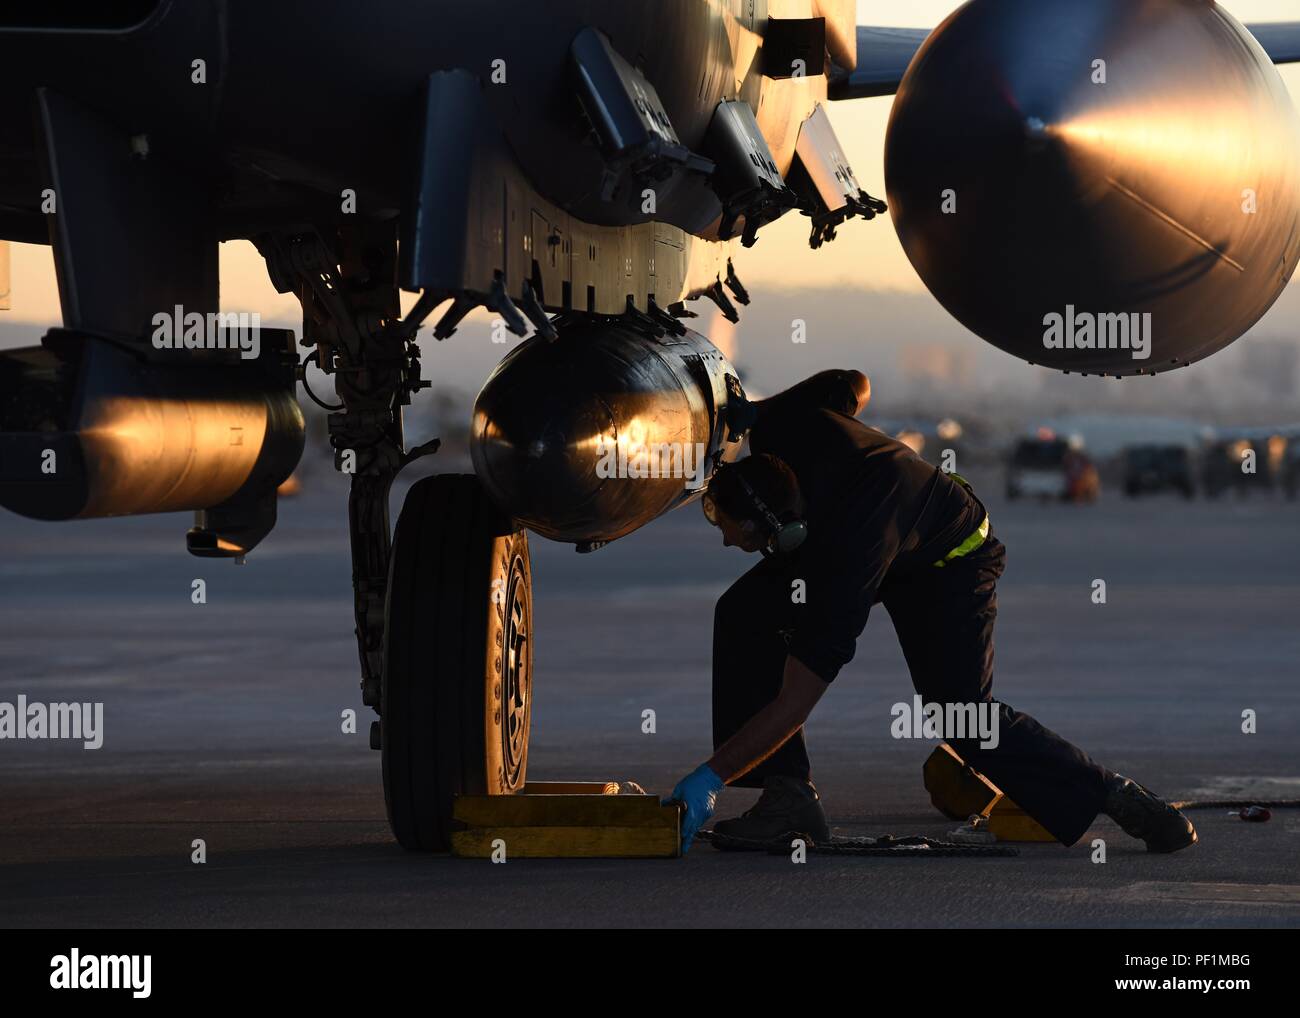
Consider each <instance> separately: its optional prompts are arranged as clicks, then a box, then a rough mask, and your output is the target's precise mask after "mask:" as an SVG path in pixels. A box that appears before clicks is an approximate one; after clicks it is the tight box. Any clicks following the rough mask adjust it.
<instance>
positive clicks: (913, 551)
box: [672, 371, 1196, 852]
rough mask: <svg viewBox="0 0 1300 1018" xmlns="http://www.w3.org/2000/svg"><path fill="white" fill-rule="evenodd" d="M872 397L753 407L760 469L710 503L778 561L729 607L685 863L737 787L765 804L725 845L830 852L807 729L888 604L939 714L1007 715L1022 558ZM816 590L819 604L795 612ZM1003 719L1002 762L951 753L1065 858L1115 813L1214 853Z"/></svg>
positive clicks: (1081, 757) (718, 645)
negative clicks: (799, 588) (943, 707)
mask: <svg viewBox="0 0 1300 1018" xmlns="http://www.w3.org/2000/svg"><path fill="white" fill-rule="evenodd" d="M869 398H870V385H869V383H868V381H867V378H866V376H865V375H863V374H861V373H860V372H856V371H832V372H822V373H821V374H819V375H815V376H813V377H812V378H810V379H807V380H806V381H804V382H801V383H800V384H799V385H797V386H795V387H794V388H793V389H790V390H787V391H786V392H784V393H782V394H780V395H778V396H775V397H773V398H772V399H770V400H764V401H761V402H758V403H754V404H752V405H751V408H752V410H753V411H755V413H754V416H753V424H752V428H751V430H750V433H749V444H750V453H751V455H750V456H749V457H747V458H745V459H742V460H740V461H738V462H737V463H734V464H730V465H726V466H723V467H721V468H719V469H718V471H717V472H716V473H715V475H714V477H713V478H712V480H711V481H710V483H709V486H708V489H707V491H706V493H705V495H704V497H703V503H704V512H705V515H706V517H707V518H708V519H709V521H710V522H711V523H713V524H714V525H715V526H717V527H719V528H720V529H721V530H722V535H723V543H724V544H726V545H728V546H732V547H737V548H740V549H741V550H742V551H745V552H762V553H763V555H764V558H763V560H762V561H761V562H759V563H758V564H757V565H756V566H755V567H754V568H753V569H751V570H749V572H747V573H745V575H744V576H742V577H741V578H740V579H739V580H737V581H736V582H735V583H734V584H733V585H732V586H731V587H730V588H729V589H728V590H727V591H726V593H724V594H723V595H722V597H721V598H720V599H719V600H718V604H717V609H716V612H715V615H714V626H713V741H714V750H715V752H714V755H713V757H712V758H711V759H710V760H709V761H708V762H707V763H704V764H701V765H700V766H699V767H698V768H697V769H696V770H695V771H693V772H692V773H691V774H690V775H688V776H687V777H686V778H684V779H683V780H682V781H681V782H679V783H678V785H677V787H676V788H675V789H674V790H673V793H672V798H674V799H677V800H679V801H681V802H683V803H684V804H685V807H686V810H685V815H684V817H683V823H682V831H683V849H686V848H687V847H688V846H689V844H690V841H691V839H692V838H693V837H694V835H695V832H696V831H697V830H699V829H700V827H701V826H702V825H703V824H704V823H705V822H706V821H707V820H708V819H709V818H710V817H711V816H712V815H713V811H714V808H715V804H716V800H717V794H718V792H719V791H720V790H721V789H722V788H723V786H724V785H737V786H743V787H749V788H762V789H763V794H762V796H761V797H760V798H759V800H758V802H757V803H756V804H755V805H754V807H753V808H752V809H751V810H749V811H748V812H747V813H745V814H744V815H743V816H741V817H738V818H736V819H732V820H724V821H720V822H719V823H718V824H717V825H716V826H715V827H714V830H715V831H717V832H719V833H725V834H727V835H729V836H732V837H734V838H738V839H745V840H749V841H753V842H756V843H761V842H770V841H772V840H774V839H776V838H778V837H780V836H782V835H784V834H787V833H790V832H801V833H803V834H806V835H809V836H810V837H811V838H812V839H813V841H814V842H820V841H825V840H828V839H829V837H830V832H829V830H828V827H827V824H826V816H825V813H824V812H823V809H822V804H821V800H820V798H819V796H818V794H817V790H816V788H815V787H814V785H813V783H812V780H811V776H810V771H809V762H808V753H807V749H806V747H805V744H804V734H803V724H804V721H805V720H806V719H807V717H808V715H809V712H810V711H811V710H812V708H813V707H814V705H816V703H817V702H818V700H820V699H821V697H822V695H823V694H824V693H825V692H826V689H827V688H828V686H829V685H830V683H831V682H832V680H834V678H835V677H836V675H837V674H838V673H839V671H840V669H841V668H843V667H844V665H846V664H847V663H848V662H849V661H850V660H851V659H852V658H853V654H854V648H855V645H856V642H857V638H858V636H859V635H860V634H861V632H862V629H863V627H864V626H865V625H866V622H867V614H868V612H869V611H870V609H871V606H872V605H873V604H876V603H879V604H883V605H884V607H885V610H886V611H887V612H888V613H889V616H890V618H891V619H892V620H893V623H894V629H895V631H896V632H897V634H898V640H899V643H900V645H901V646H902V649H903V655H904V657H905V658H906V660H907V665H908V670H909V671H910V672H911V676H912V683H913V685H914V686H915V688H916V691H917V692H918V693H919V694H920V695H921V697H922V699H923V701H924V702H926V703H939V704H980V703H985V702H992V701H993V693H992V683H993V623H994V620H995V618H996V616H997V595H996V585H997V579H998V577H999V576H1001V575H1002V571H1003V568H1004V566H1005V553H1006V549H1005V548H1004V547H1003V545H1002V543H1001V542H1000V541H999V540H998V539H997V538H996V537H994V536H993V533H992V531H991V528H990V522H989V518H988V513H987V511H986V510H985V508H984V506H983V504H982V503H981V502H980V500H979V499H978V498H977V497H976V496H975V494H974V492H973V491H972V490H971V489H970V488H969V486H967V485H965V484H964V483H963V482H962V481H961V480H960V479H958V478H956V477H955V476H950V475H948V474H945V473H944V472H942V471H940V470H938V469H936V468H935V467H933V466H931V465H929V464H928V463H926V462H925V461H924V460H922V459H921V458H920V457H919V456H917V455H916V454H915V453H913V452H912V450H911V449H909V448H908V447H907V446H905V445H903V444H902V443H901V442H897V441H895V440H894V439H892V438H889V437H888V436H886V435H884V434H882V433H881V432H879V431H876V430H875V429H873V428H869V427H867V426H866V425H864V424H862V423H861V422H859V421H857V420H856V419H855V416H856V414H857V413H859V412H861V409H862V408H863V407H864V406H865V404H866V401H867V400H868V399H869ZM798 580H801V581H803V591H804V597H803V599H802V603H800V601H801V599H800V598H796V597H793V596H792V590H793V589H794V584H795V581H798ZM985 709H993V708H985ZM995 709H996V710H997V712H998V725H999V738H998V741H997V745H996V746H995V747H990V748H981V747H980V740H979V738H978V737H976V738H974V739H971V738H966V739H960V738H947V740H946V741H947V742H948V743H949V744H950V745H951V746H952V748H953V749H954V750H955V751H956V752H957V754H958V755H959V756H961V757H962V759H964V760H965V761H966V762H967V763H969V764H970V765H971V766H972V767H974V768H975V770H977V771H979V772H980V773H982V774H984V775H986V776H987V777H988V778H989V779H990V780H991V781H992V782H993V783H994V784H996V785H997V786H998V788H1000V789H1002V790H1003V792H1005V793H1006V794H1007V796H1008V797H1010V798H1011V799H1012V800H1014V801H1015V802H1016V803H1017V804H1018V805H1019V806H1020V807H1021V808H1022V809H1024V810H1025V812H1026V813H1028V814H1029V815H1030V816H1031V817H1033V818H1034V819H1035V820H1037V821H1038V822H1039V823H1040V824H1041V825H1042V826H1043V827H1045V828H1046V829H1047V830H1048V831H1049V832H1051V834H1052V835H1053V836H1054V837H1055V838H1056V839H1057V840H1059V841H1060V842H1062V843H1063V844H1066V845H1071V844H1073V843H1074V842H1076V841H1077V840H1078V839H1079V838H1081V837H1082V836H1083V834H1084V833H1085V832H1086V831H1087V830H1088V828H1089V827H1090V826H1091V824H1092V823H1093V821H1094V820H1095V819H1096V817H1097V815H1098V814H1099V813H1105V814H1106V815H1108V816H1110V817H1111V818H1112V819H1114V820H1115V821H1116V822H1117V823H1118V824H1119V825H1120V827H1122V828H1123V829H1124V830H1125V831H1126V832H1127V833H1128V834H1130V835H1131V836H1133V837H1135V838H1139V839H1141V840H1143V841H1145V842H1146V845H1147V849H1148V851H1151V852H1175V851H1177V850H1178V849H1181V848H1186V847H1188V846H1189V845H1192V844H1194V843H1195V842H1196V831H1195V829H1194V828H1193V827H1192V825H1191V823H1190V822H1188V820H1187V818H1186V817H1185V816H1183V814H1182V813H1180V812H1179V811H1178V810H1176V809H1174V808H1173V807H1171V806H1169V805H1167V804H1166V803H1164V802H1162V801H1161V800H1160V799H1158V798H1157V797H1156V796H1154V795H1153V794H1152V793H1151V792H1149V791H1148V790H1147V789H1145V788H1143V787H1142V786H1141V785H1139V784H1138V783H1137V782H1135V781H1132V780H1131V779H1129V778H1125V777H1123V776H1122V775H1119V774H1115V773H1114V772H1112V771H1108V770H1106V769H1105V768H1104V767H1102V766H1100V765H1099V764H1097V763H1095V762H1094V761H1093V760H1092V759H1090V758H1089V757H1088V755H1087V754H1086V753H1084V752H1083V751H1082V750H1080V749H1078V748H1077V747H1075V746H1073V745H1071V744H1070V743H1069V742H1067V741H1066V740H1065V739H1063V738H1061V737H1060V736H1059V735H1057V734H1056V733H1055V732H1052V731H1050V730H1049V729H1047V728H1044V727H1043V726H1042V725H1041V724H1039V723H1038V722H1037V721H1035V720H1034V719H1033V718H1032V717H1030V716H1029V715H1028V714H1024V713H1021V712H1020V711H1017V710H1014V709H1012V708H1011V707H1010V706H1008V705H1007V704H1005V703H1002V704H998V705H997V707H996V708H995ZM945 734H947V733H945Z"/></svg>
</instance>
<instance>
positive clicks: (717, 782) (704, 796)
mask: <svg viewBox="0 0 1300 1018" xmlns="http://www.w3.org/2000/svg"><path fill="white" fill-rule="evenodd" d="M725 786H726V782H724V781H723V780H722V779H721V778H720V777H718V776H717V775H716V774H714V773H713V768H711V767H710V766H709V765H708V764H700V765H699V766H698V767H696V768H695V770H693V771H691V773H690V774H688V775H686V777H684V778H682V780H681V781H679V782H677V786H676V787H675V788H674V789H673V794H672V795H671V796H669V797H668V798H667V799H665V800H663V805H665V806H667V805H668V804H669V803H670V802H672V801H673V800H674V799H675V800H677V801H678V802H680V803H683V804H684V805H685V807H686V810H685V812H684V813H683V814H682V855H685V854H686V853H687V852H688V851H689V850H690V847H691V842H692V841H693V840H694V838H695V832H696V831H698V830H699V829H700V828H701V827H703V826H704V824H705V822H706V821H707V820H708V819H709V817H711V816H713V810H714V809H715V808H716V807H717V804H718V793H719V792H720V791H722V789H723V788H724V787H725Z"/></svg>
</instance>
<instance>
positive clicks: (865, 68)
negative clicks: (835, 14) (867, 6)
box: [827, 25, 930, 99]
mask: <svg viewBox="0 0 1300 1018" xmlns="http://www.w3.org/2000/svg"><path fill="white" fill-rule="evenodd" d="M929 35H930V30H929V29H928V28H872V27H871V26H869V25H859V26H858V66H857V67H855V68H854V69H853V70H852V71H843V70H841V69H840V68H838V67H837V68H835V69H834V70H833V71H832V73H831V78H830V81H829V82H828V89H827V96H828V98H831V99H865V98H867V97H868V96H873V95H893V94H894V93H895V92H897V91H898V83H899V82H900V81H902V80H903V73H904V72H905V71H906V70H907V65H908V64H910V63H911V62H912V57H913V56H915V54H916V51H917V50H919V49H920V48H921V43H923V42H925V40H926V39H927V38H928V37H929Z"/></svg>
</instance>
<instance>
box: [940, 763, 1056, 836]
mask: <svg viewBox="0 0 1300 1018" xmlns="http://www.w3.org/2000/svg"><path fill="white" fill-rule="evenodd" d="M921 774H922V776H923V778H924V780H925V789H926V791H927V792H929V793H930V801H931V802H932V803H933V804H934V807H935V809H937V810H938V811H939V812H940V813H942V814H943V815H944V816H946V817H947V818H948V819H949V820H965V819H967V818H968V817H971V816H984V817H987V818H988V823H987V827H986V830H988V831H990V832H992V833H993V834H994V835H996V836H997V839H998V840H999V841H1055V840H1056V839H1055V838H1054V837H1052V835H1051V834H1049V833H1048V832H1047V829H1046V828H1045V827H1043V826H1042V825H1041V824H1040V823H1038V821H1037V820H1035V819H1034V818H1033V817H1031V816H1030V815H1029V814H1028V813H1026V812H1025V811H1024V810H1023V809H1021V808H1020V807H1019V806H1017V805H1016V804H1015V803H1014V802H1012V801H1011V800H1010V799H1008V798H1007V797H1006V796H1005V795H1004V794H1003V793H1002V790H1001V789H1000V788H998V786H997V785H995V784H993V782H992V781H990V780H989V779H988V778H986V777H985V776H984V775H983V774H981V773H980V772H979V771H977V770H975V768H973V767H972V766H971V765H970V764H968V763H966V761H964V760H963V759H962V758H961V757H960V756H958V755H957V753H956V751H955V750H954V749H953V748H952V747H951V746H949V745H948V744H947V743H946V742H941V743H940V744H939V745H938V747H936V749H935V751H934V752H933V753H931V754H930V756H929V757H928V758H927V759H926V761H925V764H924V766H923V767H922V768H921Z"/></svg>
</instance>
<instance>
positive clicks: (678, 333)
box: [470, 316, 743, 551]
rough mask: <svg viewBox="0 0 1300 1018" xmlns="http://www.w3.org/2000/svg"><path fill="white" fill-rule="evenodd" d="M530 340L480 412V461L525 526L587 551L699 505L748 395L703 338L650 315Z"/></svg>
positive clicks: (732, 450)
mask: <svg viewBox="0 0 1300 1018" xmlns="http://www.w3.org/2000/svg"><path fill="white" fill-rule="evenodd" d="M555 326H556V329H557V331H558V333H559V336H558V338H557V339H555V340H553V341H548V340H546V339H545V338H543V337H541V336H534V337H533V338H531V339H529V340H526V341H525V342H523V343H521V344H520V345H519V346H518V347H516V348H515V349H514V350H512V351H511V352H510V353H509V354H508V355H507V356H506V357H505V358H504V359H503V360H502V361H501V363H500V364H498V365H497V367H496V368H495V369H494V370H493V372H492V374H491V375H490V376H489V377H488V380H487V382H486V383H485V384H484V386H483V389H482V391H481V392H480V393H479V394H478V397H477V399H476V400H475V404H474V417H473V426H472V431H471V434H470V454H471V456H472V458H473V462H474V471H475V473H476V474H477V475H478V477H479V479H480V480H481V481H482V482H483V484H484V486H485V487H486V489H487V491H488V493H489V494H490V496H491V497H492V498H493V499H494V501H495V502H496V503H497V504H498V505H499V506H500V507H501V508H502V509H503V510H504V511H505V512H507V513H509V514H510V516H512V517H513V518H514V519H515V520H517V521H518V522H519V523H521V524H523V525H525V526H527V527H528V528H529V529H531V530H533V531H535V532H536V533H538V534H541V535H542V536H543V537H547V538H550V539H552V540H555V541H564V542H573V543H575V544H577V545H578V546H579V550H580V551H585V550H590V549H592V548H594V547H599V546H600V545H602V544H605V543H608V542H609V541H612V540H615V539H616V538H619V537H622V536H624V535H625V534H629V533H631V532H632V531H633V530H636V529H637V528H638V527H642V526H644V525H645V524H647V523H649V522H650V521H651V520H654V519H656V518H657V517H659V516H661V515H663V514H664V513H666V512H668V511H670V510H672V509H675V508H677V507H679V506H681V505H685V504H686V503H687V502H690V501H693V500H694V499H695V498H697V497H698V496H699V495H700V494H701V493H702V491H703V489H704V487H705V485H707V483H708V481H709V478H710V477H712V475H713V471H714V469H715V468H716V466H717V464H718V463H719V462H722V461H724V460H729V459H734V458H735V456H736V455H737V454H738V453H739V451H740V435H738V434H734V433H733V431H732V429H731V428H730V427H729V415H728V408H729V407H731V408H733V409H734V407H736V406H737V405H738V400H739V399H743V391H742V390H741V389H740V385H739V381H738V380H737V376H736V370H735V368H733V367H732V366H731V364H730V363H729V362H728V360H727V358H726V357H725V356H724V355H723V354H722V352H721V351H720V350H718V349H717V348H716V347H715V346H713V344H711V343H710V342H709V341H708V340H707V339H705V338H704V337H703V336H701V335H700V334H699V333H697V332H694V331H692V330H690V329H687V328H685V327H684V326H682V325H681V324H679V323H676V322H672V324H671V327H670V328H664V327H662V326H659V325H656V324H655V323H654V322H653V321H652V320H651V319H650V318H649V317H643V318H633V319H627V318H608V319H585V320H584V319H579V318H573V319H569V320H566V319H565V318H564V317H563V316H562V317H561V318H559V319H556V320H555Z"/></svg>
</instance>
